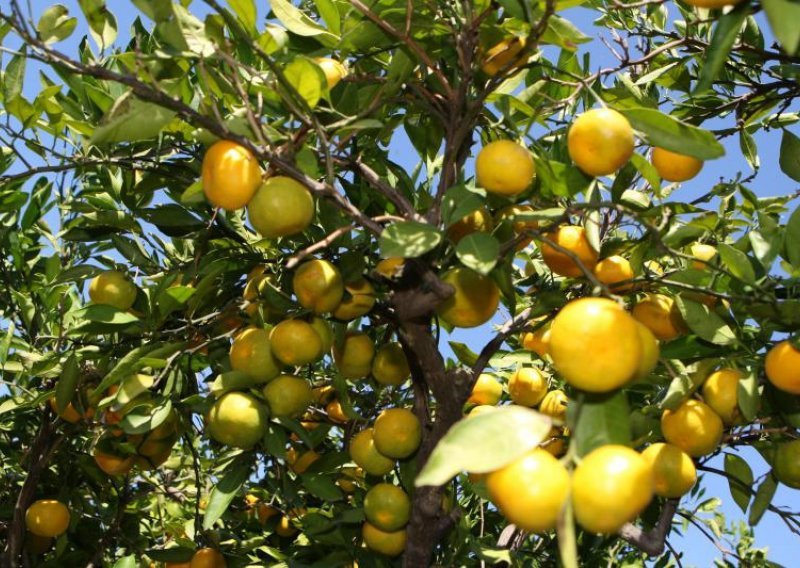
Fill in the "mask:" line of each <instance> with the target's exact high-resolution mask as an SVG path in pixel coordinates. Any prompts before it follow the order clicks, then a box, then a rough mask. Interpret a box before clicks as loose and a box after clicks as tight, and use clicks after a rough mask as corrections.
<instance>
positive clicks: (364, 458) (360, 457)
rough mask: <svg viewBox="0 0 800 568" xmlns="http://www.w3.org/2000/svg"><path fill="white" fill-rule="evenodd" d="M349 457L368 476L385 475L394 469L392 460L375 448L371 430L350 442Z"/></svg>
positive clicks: (361, 433)
mask: <svg viewBox="0 0 800 568" xmlns="http://www.w3.org/2000/svg"><path fill="white" fill-rule="evenodd" d="M350 457H351V458H353V461H354V462H356V464H357V465H358V466H359V467H361V468H362V469H363V470H364V471H365V472H367V473H368V474H370V475H378V476H380V475H386V474H387V473H389V472H390V471H392V469H393V468H394V460H393V459H391V458H388V457H386V456H385V455H383V454H382V453H380V452H379V451H378V448H376V447H375V440H374V438H373V429H372V428H367V429H365V430H362V431H361V432H359V433H358V434H356V435H355V436H353V437H352V439H351V440H350Z"/></svg>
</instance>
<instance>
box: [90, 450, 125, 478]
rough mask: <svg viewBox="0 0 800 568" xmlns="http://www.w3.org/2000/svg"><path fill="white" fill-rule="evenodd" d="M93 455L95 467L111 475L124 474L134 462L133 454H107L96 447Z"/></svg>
mask: <svg viewBox="0 0 800 568" xmlns="http://www.w3.org/2000/svg"><path fill="white" fill-rule="evenodd" d="M93 455H94V461H95V463H96V464H97V467H99V468H100V469H101V470H102V471H103V472H104V473H105V474H106V475H111V476H117V475H126V474H127V473H128V472H129V471H130V470H131V468H132V467H133V463H134V456H125V457H122V456H115V455H112V454H107V453H105V452H103V451H102V450H100V448H97V447H96V448H95V449H94V454H93Z"/></svg>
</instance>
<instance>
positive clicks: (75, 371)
mask: <svg viewBox="0 0 800 568" xmlns="http://www.w3.org/2000/svg"><path fill="white" fill-rule="evenodd" d="M80 376H81V375H80V368H79V367H78V359H77V357H75V354H74V353H73V354H72V355H70V356H69V357H67V360H66V362H65V363H64V367H63V369H62V370H61V376H60V377H59V378H58V382H57V383H56V408H57V409H58V411H59V412H64V409H65V408H67V405H69V403H70V402H72V399H73V398H74V396H75V389H77V388H78V382H79V380H80Z"/></svg>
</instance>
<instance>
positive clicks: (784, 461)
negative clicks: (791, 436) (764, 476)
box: [772, 440, 800, 489]
mask: <svg viewBox="0 0 800 568" xmlns="http://www.w3.org/2000/svg"><path fill="white" fill-rule="evenodd" d="M772 471H773V472H775V477H777V478H778V481H780V482H781V483H783V484H784V485H786V486H787V487H793V488H794V489H800V440H792V441H790V442H782V443H781V444H779V445H778V449H777V451H776V452H775V458H774V460H773V463H772Z"/></svg>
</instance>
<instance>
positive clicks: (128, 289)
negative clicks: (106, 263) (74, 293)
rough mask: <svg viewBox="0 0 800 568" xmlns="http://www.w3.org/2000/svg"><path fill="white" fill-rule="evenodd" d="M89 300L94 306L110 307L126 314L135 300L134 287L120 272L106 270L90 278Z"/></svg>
mask: <svg viewBox="0 0 800 568" xmlns="http://www.w3.org/2000/svg"><path fill="white" fill-rule="evenodd" d="M89 298H90V299H91V300H92V302H94V303H95V304H103V305H106V306H112V307H115V308H117V309H118V310H120V311H123V312H126V311H128V310H129V309H131V306H133V302H134V301H135V300H136V285H135V284H134V283H133V282H131V281H130V279H128V277H127V276H125V275H124V274H123V273H122V272H119V271H117V270H106V271H105V272H102V273H100V274H98V275H97V276H95V277H94V278H92V281H91V282H90V283H89Z"/></svg>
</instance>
